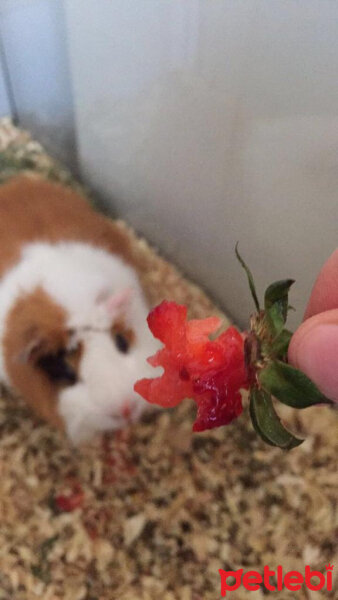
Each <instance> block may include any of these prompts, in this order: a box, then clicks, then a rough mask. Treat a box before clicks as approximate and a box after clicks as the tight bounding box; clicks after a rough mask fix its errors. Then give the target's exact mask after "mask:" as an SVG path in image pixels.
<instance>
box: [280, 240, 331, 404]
mask: <svg viewBox="0 0 338 600" xmlns="http://www.w3.org/2000/svg"><path fill="white" fill-rule="evenodd" d="M288 357H289V362H290V363H291V364H292V365H293V366H294V367H296V368H297V369H300V370H301V371H303V372H304V373H305V374H306V375H307V376H308V377H309V378H310V379H312V381H313V382H314V383H315V384H316V385H317V387H318V388H319V389H320V391H321V392H322V393H323V394H324V395H325V396H326V397H327V398H329V399H330V400H334V401H336V402H338V249H337V250H335V252H334V253H333V254H332V255H331V256H330V258H329V259H328V260H327V261H326V263H325V264H324V266H323V268H322V269H321V271H320V273H319V275H318V277H317V280H316V282H315V284H314V286H313V289H312V292H311V296H310V300H309V303H308V305H307V308H306V311H305V315H304V321H303V323H302V324H301V325H300V327H299V328H298V329H297V331H296V332H295V333H294V335H293V337H292V339H291V342H290V346H289V354H288Z"/></svg>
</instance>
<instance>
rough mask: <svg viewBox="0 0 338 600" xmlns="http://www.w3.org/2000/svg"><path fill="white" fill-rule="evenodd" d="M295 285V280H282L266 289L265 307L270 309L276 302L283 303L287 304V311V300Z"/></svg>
mask: <svg viewBox="0 0 338 600" xmlns="http://www.w3.org/2000/svg"><path fill="white" fill-rule="evenodd" d="M293 283H295V280H294V279H281V280H279V281H275V282H274V283H272V284H271V285H269V287H268V288H266V290H265V294H264V307H265V308H270V306H272V305H273V304H275V303H276V302H281V301H282V302H283V303H284V304H285V306H286V310H287V308H288V302H287V299H288V295H289V289H290V287H291V286H292V284H293ZM285 317H286V314H285Z"/></svg>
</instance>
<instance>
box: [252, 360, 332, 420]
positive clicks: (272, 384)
mask: <svg viewBox="0 0 338 600" xmlns="http://www.w3.org/2000/svg"><path fill="white" fill-rule="evenodd" d="M259 381H260V383H261V385H262V387H263V388H264V389H265V390H266V391H267V392H269V393H270V394H272V395H273V396H275V397H276V398H278V400H280V401H281V402H283V403H284V404H287V405H288V406H292V407H294V408H307V407H308V406H313V405H314V404H327V403H328V404H332V402H331V401H330V400H329V399H328V398H326V397H325V396H323V394H322V393H321V392H320V391H319V389H318V388H317V386H316V385H315V384H314V383H313V382H312V381H311V380H310V379H309V378H308V377H307V376H306V375H305V374H304V373H303V372H302V371H299V370H298V369H295V368H294V367H291V365H288V364H286V363H283V362H281V361H275V362H271V363H270V364H268V365H267V366H266V367H265V368H264V369H262V371H261V372H260V374H259Z"/></svg>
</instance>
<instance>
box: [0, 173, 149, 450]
mask: <svg viewBox="0 0 338 600" xmlns="http://www.w3.org/2000/svg"><path fill="white" fill-rule="evenodd" d="M148 311H149V307H148V304H147V301H146V297H145V294H144V290H143V289H142V287H141V284H140V281H139V278H138V275H137V270H136V265H135V259H133V254H132V251H131V247H130V242H129V240H128V237H127V235H126V234H125V233H124V232H122V231H121V230H120V229H119V228H118V227H117V226H116V225H114V223H113V222H112V221H109V220H108V219H106V218H105V217H104V216H103V215H101V214H99V213H98V212H96V211H95V210H94V209H93V208H92V207H91V206H90V205H89V203H88V202H87V201H86V200H85V199H84V198H83V197H82V196H80V195H79V194H78V193H76V192H75V191H73V190H72V189H70V188H66V187H63V186H62V185H60V184H56V183H51V182H49V181H46V180H43V179H40V178H30V177H23V176H21V177H17V178H14V179H12V180H10V181H9V182H8V183H6V184H3V185H2V186H0V380H1V381H2V382H3V383H4V384H5V385H6V386H7V387H8V388H9V389H12V390H14V391H15V392H16V393H18V394H19V395H20V396H22V397H23V398H24V399H25V401H26V402H27V404H28V405H29V406H30V407H31V408H32V409H33V410H34V411H35V412H36V413H37V414H38V415H39V416H40V417H42V418H43V419H45V420H47V421H48V422H50V423H51V424H53V425H55V426H57V427H59V428H62V429H64V430H65V431H66V433H67V434H68V436H69V437H70V438H71V440H72V441H73V442H74V443H79V442H81V441H84V440H86V439H88V438H90V437H91V436H92V435H93V434H94V433H96V432H100V431H107V430H114V429H119V428H121V427H123V426H124V425H125V424H126V422H127V421H129V420H130V419H131V420H137V419H138V417H139V416H140V414H141V413H142V412H143V411H144V410H145V407H146V406H147V405H146V402H145V401H144V400H143V399H142V398H141V397H140V396H138V395H137V394H136V393H135V392H134V391H133V384H134V383H135V381H136V380H137V379H139V378H141V377H144V376H145V375H146V374H147V371H148V369H149V372H150V367H147V363H146V358H147V357H148V356H150V355H152V354H154V352H155V351H156V350H157V348H158V345H157V342H156V341H155V340H154V339H153V338H152V336H151V334H150V332H149V330H148V327H147V323H146V317H147V314H148Z"/></svg>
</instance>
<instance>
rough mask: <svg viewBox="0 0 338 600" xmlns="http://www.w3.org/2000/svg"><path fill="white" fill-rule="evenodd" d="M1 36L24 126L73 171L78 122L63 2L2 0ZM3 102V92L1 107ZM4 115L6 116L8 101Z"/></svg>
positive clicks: (13, 91)
mask: <svg viewBox="0 0 338 600" xmlns="http://www.w3.org/2000/svg"><path fill="white" fill-rule="evenodd" d="M0 34H1V38H2V45H3V48H4V51H5V55H6V61H7V66H8V71H9V74H10V83H11V88H12V93H13V97H14V100H15V105H16V108H17V113H18V117H19V123H20V125H22V126H23V127H27V128H28V129H30V130H31V131H32V132H33V134H34V135H35V136H36V137H37V138H38V139H39V140H40V141H41V142H42V143H44V144H45V145H46V147H47V148H48V149H50V150H51V152H52V153H53V154H54V155H55V156H58V157H59V158H62V159H63V160H64V161H65V162H67V163H70V164H71V165H73V166H74V165H75V135H74V117H73V106H72V97H71V81H70V75H69V66H68V55H67V40H66V31H65V21H64V13H63V3H62V0H1V1H0ZM0 86H1V79H0ZM1 98H3V93H1V87H0V102H1ZM0 110H1V113H4V112H5V111H6V104H5V103H4V102H3V101H2V102H1V104H0Z"/></svg>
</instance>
